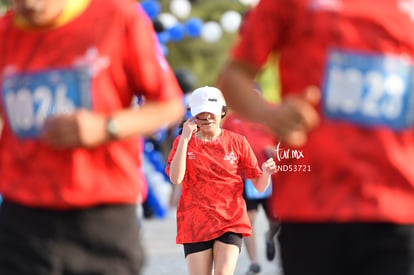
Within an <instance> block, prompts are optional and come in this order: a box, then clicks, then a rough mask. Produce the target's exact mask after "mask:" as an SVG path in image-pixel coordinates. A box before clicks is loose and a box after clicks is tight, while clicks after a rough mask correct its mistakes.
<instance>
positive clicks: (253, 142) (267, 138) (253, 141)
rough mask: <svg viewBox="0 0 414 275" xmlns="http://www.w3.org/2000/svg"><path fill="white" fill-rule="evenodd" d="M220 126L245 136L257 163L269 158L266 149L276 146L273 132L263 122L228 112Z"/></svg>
mask: <svg viewBox="0 0 414 275" xmlns="http://www.w3.org/2000/svg"><path fill="white" fill-rule="evenodd" d="M222 127H223V128H224V129H227V130H229V131H232V132H234V133H238V134H240V135H242V136H244V137H246V139H247V141H248V142H249V144H250V146H251V147H252V149H253V152H254V154H255V155H256V157H257V161H258V162H259V165H261V164H262V163H263V162H265V161H266V160H267V159H268V158H269V153H271V152H267V150H272V149H271V147H276V145H277V140H276V137H275V136H274V135H273V133H272V132H271V131H270V130H269V129H268V128H267V127H266V126H264V125H263V124H259V123H256V122H253V121H250V120H246V119H244V118H243V117H241V116H240V115H238V114H236V113H230V114H229V115H227V116H226V118H225V119H224V121H223V124H222Z"/></svg>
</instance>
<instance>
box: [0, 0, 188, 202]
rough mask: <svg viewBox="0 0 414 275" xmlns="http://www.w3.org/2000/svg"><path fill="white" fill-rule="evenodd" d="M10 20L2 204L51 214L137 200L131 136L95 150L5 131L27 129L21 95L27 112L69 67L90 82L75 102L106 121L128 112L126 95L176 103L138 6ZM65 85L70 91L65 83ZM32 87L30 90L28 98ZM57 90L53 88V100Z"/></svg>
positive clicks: (108, 1) (4, 70)
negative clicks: (41, 26)
mask: <svg viewBox="0 0 414 275" xmlns="http://www.w3.org/2000/svg"><path fill="white" fill-rule="evenodd" d="M14 16H15V15H14V13H13V11H10V12H8V13H7V14H6V15H5V16H4V17H3V18H1V20H0V36H1V37H3V38H6V39H3V40H2V43H0V53H1V55H0V70H1V75H2V77H1V78H0V84H1V86H2V91H3V96H2V99H1V104H2V108H1V109H2V117H3V118H5V119H4V127H3V130H2V136H1V142H0V163H1V165H0V178H1V181H0V193H1V194H2V196H3V197H4V198H5V199H6V200H11V201H14V202H17V203H21V204H24V205H28V206H35V207H47V208H55V209H69V208H77V207H86V206H92V205H97V204H104V203H135V202H137V199H138V197H139V192H140V184H141V182H142V178H140V176H139V170H138V169H140V168H139V167H140V166H141V160H140V153H141V150H140V144H139V141H138V139H137V138H130V139H127V140H123V141H118V142H113V143H111V144H107V145H102V146H99V147H97V148H94V149H83V148H78V149H74V150H54V149H51V148H50V147H48V146H46V145H45V144H43V143H41V142H39V141H38V140H36V138H34V139H33V138H28V139H21V138H18V137H17V136H16V134H15V132H13V131H12V126H16V125H18V126H19V127H21V129H24V127H26V126H28V127H29V128H27V129H31V128H30V127H31V126H32V125H31V124H29V125H26V124H24V123H25V122H27V120H24V119H23V120H22V119H21V118H22V117H23V118H24V115H27V112H26V111H27V110H29V111H31V110H32V109H31V108H32V107H31V106H32V105H23V104H24V103H27V101H25V100H26V99H27V98H29V99H32V100H33V101H34V103H33V106H36V104H37V105H39V104H44V103H47V102H45V100H46V99H47V98H45V97H41V96H42V94H44V93H47V94H48V93H49V92H50V91H51V90H53V89H55V88H56V87H59V86H56V83H58V84H59V83H60V81H63V80H62V79H63V78H64V77H62V75H59V74H57V73H56V72H57V71H58V70H64V71H65V72H66V73H69V77H74V73H73V72H75V71H76V69H78V68H83V69H87V73H86V74H85V73H84V74H83V75H81V76H82V77H85V76H87V77H89V78H90V82H89V84H88V85H87V86H82V87H77V88H78V89H82V93H81V95H82V97H84V96H85V97H86V98H87V97H90V101H91V109H92V110H93V111H94V112H99V113H103V114H108V115H109V114H111V113H112V112H115V111H116V110H120V109H123V108H129V106H131V102H132V99H133V96H134V95H143V96H144V97H145V100H146V101H166V100H169V99H174V98H177V99H179V98H181V97H182V92H181V90H180V87H179V85H178V83H177V81H176V79H175V77H174V74H173V73H172V71H171V69H170V68H169V67H168V66H167V63H166V60H165V58H164V57H163V55H162V52H161V51H160V49H159V45H158V42H157V39H156V36H155V32H154V30H153V27H152V22H151V20H150V19H149V18H148V17H147V16H146V14H145V12H144V11H143V10H142V8H140V6H137V3H136V2H133V1H118V0H92V1H91V3H90V4H89V6H88V7H87V8H86V10H85V11H84V12H83V13H81V14H80V15H79V16H77V17H76V18H74V19H73V20H72V21H70V22H69V23H67V24H65V25H63V26H60V27H57V28H54V29H50V30H39V31H31V30H22V29H19V28H16V27H15V26H14V24H13V20H14ZM16 76H17V77H16ZM13 77H14V78H13ZM16 79H17V80H19V81H15V80H16ZM13 81H14V82H13ZM26 81H27V83H26ZM65 81H66V80H65ZM65 83H66V82H65ZM70 83H71V85H72V86H70V88H71V89H76V87H75V88H74V87H73V86H76V85H73V84H74V82H73V81H72V82H70ZM75 83H76V82H75ZM83 83H88V82H83ZM26 84H27V85H26ZM13 85H15V86H13ZM16 85H17V86H16ZM19 85H20V86H19ZM22 85H26V86H27V87H23V86H22ZM54 85H55V86H54ZM14 87H18V89H17V90H16V91H14V92H16V94H19V96H15V97H13V96H12V97H11V98H12V99H14V100H12V101H11V102H10V100H9V97H10V95H13V94H12V92H13V88H14ZM64 87H65V88H67V89H68V90H69V86H67V87H66V86H64ZM31 90H34V91H32V92H33V93H32V94H30V93H27V91H29V92H30V91H31ZM56 90H59V89H58V88H56ZM65 92H66V90H65V89H63V90H62V89H60V90H59V91H56V94H57V96H56V99H54V100H55V101H58V100H59V95H58V93H60V96H61V95H62V93H63V94H64V93H65ZM5 93H6V94H7V96H5ZM5 98H6V99H5ZM17 99H20V100H22V101H19V100H17ZM36 100H37V101H36ZM29 102H30V101H29ZM8 104H14V105H13V106H15V107H16V106H17V107H19V108H18V109H19V110H21V111H19V112H17V108H14V109H13V108H12V110H14V111H12V112H6V110H10V105H8ZM16 104H17V105H16ZM19 104H21V105H19ZM28 106H29V108H27V107H28ZM24 107H26V108H24ZM37 107H38V106H37ZM37 107H36V108H37ZM52 107H53V108H54V106H52ZM65 107H68V106H66V105H65ZM69 107H71V105H69ZM33 108H34V107H33ZM39 109H40V107H39ZM63 111H64V110H63ZM36 115H37V114H36V113H35V114H32V116H36ZM19 116H20V117H19ZM30 118H32V117H30ZM10 120H11V122H12V123H15V124H10ZM137 123H139V122H137ZM33 125H34V124H33ZM13 129H14V128H13Z"/></svg>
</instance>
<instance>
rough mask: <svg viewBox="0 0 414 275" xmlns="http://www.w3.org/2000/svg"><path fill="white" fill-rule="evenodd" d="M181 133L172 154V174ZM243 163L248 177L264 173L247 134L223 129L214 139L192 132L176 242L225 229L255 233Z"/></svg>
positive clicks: (209, 237) (218, 233) (210, 236)
mask: <svg viewBox="0 0 414 275" xmlns="http://www.w3.org/2000/svg"><path fill="white" fill-rule="evenodd" d="M179 139H180V136H178V137H177V138H176V139H175V140H174V143H173V147H172V149H171V152H170V154H169V157H168V161H167V166H166V168H165V171H166V173H167V174H169V169H170V163H171V161H172V159H173V157H174V155H175V152H176V150H177V145H178V142H179ZM239 169H240V170H242V171H243V172H244V173H245V175H247V176H248V177H249V178H257V177H259V176H260V175H261V170H260V168H259V166H258V163H257V159H256V157H255V155H254V153H253V150H252V149H251V147H250V145H249V143H248V142H247V140H246V138H245V137H243V136H241V135H239V134H236V133H232V132H230V131H227V130H224V129H223V130H222V134H221V136H220V137H219V139H218V140H216V141H214V142H208V143H205V142H202V141H200V140H198V139H196V138H195V137H194V136H193V138H191V140H190V141H189V143H188V148H187V158H186V172H185V176H184V180H183V182H182V190H181V196H180V200H179V203H178V207H177V243H193V242H202V241H208V240H212V239H215V238H217V237H219V236H221V235H222V234H224V233H225V232H234V233H240V234H242V235H243V236H249V235H251V233H252V229H251V225H250V221H249V217H248V216H247V210H246V203H245V202H244V199H243V197H242V192H243V182H242V179H241V177H240V175H239V173H238V171H239Z"/></svg>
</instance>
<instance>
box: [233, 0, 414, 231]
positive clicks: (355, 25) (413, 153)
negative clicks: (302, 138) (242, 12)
mask: <svg viewBox="0 0 414 275" xmlns="http://www.w3.org/2000/svg"><path fill="white" fill-rule="evenodd" d="M333 50H340V51H346V52H347V53H348V55H346V56H348V58H345V59H341V58H339V59H337V60H335V58H332V56H334V57H335V55H330V54H331V53H332V52H333ZM271 52H276V53H277V54H278V57H279V59H278V60H279V64H278V65H279V72H280V81H281V87H282V94H283V96H285V95H288V94H292V93H299V92H301V91H303V90H304V89H305V88H306V87H307V86H309V85H316V86H319V87H325V86H324V85H325V84H324V83H326V82H325V81H326V79H327V78H326V72H327V71H328V72H331V71H330V69H331V67H329V66H330V65H329V64H332V63H331V62H334V63H335V62H337V63H340V62H344V63H343V64H347V63H346V62H349V61H350V60H351V61H352V62H354V63H353V66H355V67H356V69H357V70H353V71H352V70H348V71H347V73H348V75H343V74H342V73H343V71H346V70H343V67H340V66H337V68H339V70H337V71H336V72H338V71H339V72H340V74H338V75H336V76H338V79H339V80H340V77H347V79H348V80H349V79H351V80H354V81H355V82H352V81H348V82H347V85H349V84H350V83H354V84H358V85H360V84H361V83H360V81H361V80H360V79H359V77H360V76H361V75H362V76H363V78H364V80H366V81H367V82H369V81H372V82H374V84H375V83H380V85H384V86H386V85H388V84H387V83H386V82H381V81H382V79H381V78H380V80H379V82H378V78H375V77H377V76H378V75H380V77H383V75H381V73H383V71H388V73H390V71H391V72H394V73H395V72H397V74H398V73H400V76H401V77H399V80H400V79H402V77H406V73H407V68H406V67H405V71H403V72H401V71H399V70H400V69H401V68H402V67H403V66H400V67H393V66H394V65H395V64H396V63H395V62H394V63H393V62H390V63H389V65H390V66H388V67H387V64H388V61H389V60H390V59H389V57H390V56H394V57H398V58H400V59H405V64H406V65H407V64H408V66H410V65H413V60H414V16H413V12H412V8H410V6H409V4H408V2H407V1H403V0H401V1H399V0H382V1H376V0H367V1H351V0H332V1H322V0H293V1H283V0H262V1H260V2H259V4H258V6H257V7H256V9H255V10H254V11H253V12H251V13H250V14H249V16H248V19H247V22H245V24H244V25H243V32H242V33H241V37H240V39H239V41H238V43H236V45H235V47H234V49H233V51H232V56H233V58H234V59H236V60H242V61H246V62H249V63H251V64H254V65H255V66H257V67H260V66H262V65H263V64H264V63H265V62H266V59H267V57H268V56H269V53H271ZM337 57H338V55H337ZM349 57H351V58H349ZM361 60H363V61H361ZM366 60H368V61H369V65H367V64H366V62H365V61H366ZM373 60H376V61H378V60H380V61H385V62H377V63H375V62H374V61H373ZM371 61H372V62H371ZM369 66H373V67H372V69H373V70H372V71H374V72H375V73H376V74H371V75H369V73H368V72H369V71H370V67H369ZM375 66H377V67H375ZM393 68H394V69H395V71H392V70H393ZM341 70H343V71H341ZM378 71H379V72H380V74H378ZM355 72H356V73H355ZM409 74H410V72H409V69H408V75H409ZM354 76H355V77H354ZM352 77H354V78H352ZM370 77H371V78H370ZM408 78H409V77H408ZM338 79H337V80H338ZM374 84H372V85H371V86H369V87H370V88H372V91H370V90H366V91H364V92H365V93H366V94H364V95H362V96H361V95H360V94H355V91H357V89H352V88H351V89H342V90H340V88H341V87H340V85H337V87H336V88H337V91H338V90H339V91H341V93H342V94H339V95H338V94H337V95H336V96H339V98H341V96H342V102H341V100H339V101H338V100H337V101H335V104H337V106H334V107H338V106H339V107H340V108H342V110H343V112H342V114H341V116H343V118H341V117H334V118H333V117H332V116H328V115H327V114H330V112H332V110H327V109H325V108H323V106H322V103H323V104H325V102H326V104H327V106H328V105H329V104H331V103H332V102H330V101H329V100H328V99H329V97H328V95H329V94H328V93H327V92H328V91H329V89H328V88H329V85H326V91H325V90H324V92H323V101H322V102H321V104H320V106H318V108H319V109H320V113H321V123H320V125H319V126H318V128H317V129H316V130H314V131H313V132H311V133H310V134H309V139H308V141H307V143H306V145H305V146H303V148H289V147H288V146H286V145H283V144H281V145H280V147H279V151H278V153H279V159H276V162H277V164H278V165H279V166H278V167H279V171H278V173H277V175H276V186H277V192H274V193H273V196H272V199H273V200H274V202H277V203H274V204H273V208H275V209H276V212H277V213H278V214H279V215H280V216H281V218H282V219H284V220H286V221H301V222H307V221H309V222H318V221H322V222H326V221H335V222H337V221H380V222H381V221H384V222H397V223H413V222H414V169H413V168H412V163H413V162H414V131H413V127H412V126H409V127H405V128H404V129H400V130H393V129H392V127H393V125H388V126H384V125H382V126H373V125H369V126H366V125H363V124H360V123H356V122H355V120H360V121H361V122H362V123H367V121H364V120H363V119H365V118H363V119H361V117H359V116H355V117H351V116H346V114H344V113H346V112H348V113H352V112H355V109H353V108H354V107H355V101H353V100H355V98H356V99H357V103H358V104H359V103H361V102H362V101H363V100H367V102H366V103H368V104H370V105H363V104H362V103H364V102H362V103H361V105H358V106H357V107H358V108H360V109H361V110H359V109H358V110H357V111H358V112H360V113H362V112H371V114H372V111H373V110H374V111H378V110H377V109H378V108H382V109H380V111H381V112H384V113H386V112H387V111H389V113H387V114H388V115H392V111H395V109H398V108H400V105H399V104H401V101H398V100H399V98H398V93H395V94H392V93H390V94H387V95H384V94H379V95H378V94H376V93H375V91H378V90H375V89H376V88H378V87H381V89H380V90H379V91H380V92H381V93H383V92H384V90H385V89H386V88H387V87H385V88H383V87H382V86H375V85H374ZM363 85H370V83H363ZM408 85H409V84H408ZM397 86H398V85H397ZM364 87H365V86H364ZM393 87H394V88H395V86H393ZM405 87H407V84H405ZM406 90H407V89H406ZM409 90H410V88H409V86H408V91H409ZM413 90H414V88H413V87H412V86H411V91H413ZM366 95H369V96H374V98H372V100H371V99H369V100H371V101H368V97H367V96H366ZM375 96H377V97H375ZM380 96H381V97H380ZM325 97H326V98H325ZM387 97H388V98H387ZM389 98H393V99H397V101H396V102H393V103H391V104H388V105H387V106H386V105H381V104H382V103H383V102H387V100H389ZM325 99H326V100H327V101H324V100H325ZM358 100H360V101H358ZM380 100H381V101H380ZM372 103H374V106H373V105H372ZM329 106H332V105H329ZM385 106H386V107H390V108H389V109H387V110H386V108H385ZM339 107H338V108H339ZM364 108H365V109H364ZM373 108H377V109H373ZM411 108H412V107H411ZM408 109H409V108H408ZM374 114H375V112H374ZM367 116H368V115H367ZM345 117H346V118H345ZM369 121H371V120H369ZM294 150H295V151H294ZM283 165H284V166H283ZM298 170H300V171H298Z"/></svg>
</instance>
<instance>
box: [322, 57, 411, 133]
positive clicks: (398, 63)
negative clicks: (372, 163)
mask: <svg viewBox="0 0 414 275" xmlns="http://www.w3.org/2000/svg"><path fill="white" fill-rule="evenodd" d="M413 71H414V69H413V66H412V63H410V61H409V59H408V58H403V57H401V56H390V55H386V56H385V55H371V54H363V53H358V52H346V51H332V52H331V53H330V54H329V56H328V59H327V65H326V71H325V75H324V81H323V85H322V90H323V93H322V94H323V98H322V103H323V111H324V114H325V116H326V117H328V118H331V119H339V120H346V121H350V122H352V123H355V124H359V125H363V126H366V127H377V126H386V127H389V128H392V129H397V130H398V129H404V128H408V127H411V126H412V125H413V123H414V109H413V107H414V87H413V83H414V72H413Z"/></svg>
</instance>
